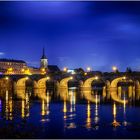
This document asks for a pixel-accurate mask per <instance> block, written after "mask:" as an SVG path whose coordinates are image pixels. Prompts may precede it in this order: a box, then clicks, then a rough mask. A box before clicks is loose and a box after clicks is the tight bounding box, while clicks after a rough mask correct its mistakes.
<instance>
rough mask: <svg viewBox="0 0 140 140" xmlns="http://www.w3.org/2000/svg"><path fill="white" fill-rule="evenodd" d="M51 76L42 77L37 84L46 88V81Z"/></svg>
mask: <svg viewBox="0 0 140 140" xmlns="http://www.w3.org/2000/svg"><path fill="white" fill-rule="evenodd" d="M49 79H50V78H49V77H44V78H41V79H40V80H39V81H38V82H37V86H38V88H46V81H47V80H49Z"/></svg>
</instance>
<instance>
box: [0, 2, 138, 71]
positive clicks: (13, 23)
mask: <svg viewBox="0 0 140 140" xmlns="http://www.w3.org/2000/svg"><path fill="white" fill-rule="evenodd" d="M139 7H140V2H130V1H129V2H121V1H120V2H119V1H118V2H117V1H116V2H97V1H95V2H92V1H91V2H64V1H63V2H32V1H30V2H0V57H1V58H3V57H4V58H14V59H24V60H25V61H27V62H28V64H29V65H34V66H39V60H40V57H41V54H42V48H43V46H45V49H46V55H47V57H48V61H49V64H54V65H58V66H59V67H60V68H63V67H65V66H67V67H68V68H71V69H73V68H77V67H82V68H86V67H87V66H90V67H92V68H93V70H101V71H111V67H112V65H116V66H117V67H118V68H119V69H120V71H125V69H126V67H127V66H130V67H132V69H134V70H140V53H139V52H140V8H139Z"/></svg>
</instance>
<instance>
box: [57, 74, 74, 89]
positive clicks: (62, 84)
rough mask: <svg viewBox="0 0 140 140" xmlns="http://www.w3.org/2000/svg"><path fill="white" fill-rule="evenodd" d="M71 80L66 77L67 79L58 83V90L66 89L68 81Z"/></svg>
mask: <svg viewBox="0 0 140 140" xmlns="http://www.w3.org/2000/svg"><path fill="white" fill-rule="evenodd" d="M72 79H73V77H67V78H64V79H62V80H61V81H60V82H59V88H68V81H70V80H72Z"/></svg>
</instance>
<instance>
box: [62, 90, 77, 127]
mask: <svg viewBox="0 0 140 140" xmlns="http://www.w3.org/2000/svg"><path fill="white" fill-rule="evenodd" d="M68 95H69V99H68V100H69V102H67V101H66V100H64V104H63V113H64V116H63V118H64V130H65V129H73V128H76V124H75V122H74V119H75V116H76V114H75V111H76V107H75V104H76V92H75V90H69V93H68ZM67 103H69V106H67ZM68 107H69V108H68Z"/></svg>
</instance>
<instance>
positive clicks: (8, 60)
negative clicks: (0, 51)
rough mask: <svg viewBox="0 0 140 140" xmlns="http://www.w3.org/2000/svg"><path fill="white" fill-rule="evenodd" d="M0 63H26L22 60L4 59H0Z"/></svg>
mask: <svg viewBox="0 0 140 140" xmlns="http://www.w3.org/2000/svg"><path fill="white" fill-rule="evenodd" d="M0 62H15V63H26V62H25V61H23V60H15V59H6V58H1V59H0Z"/></svg>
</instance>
